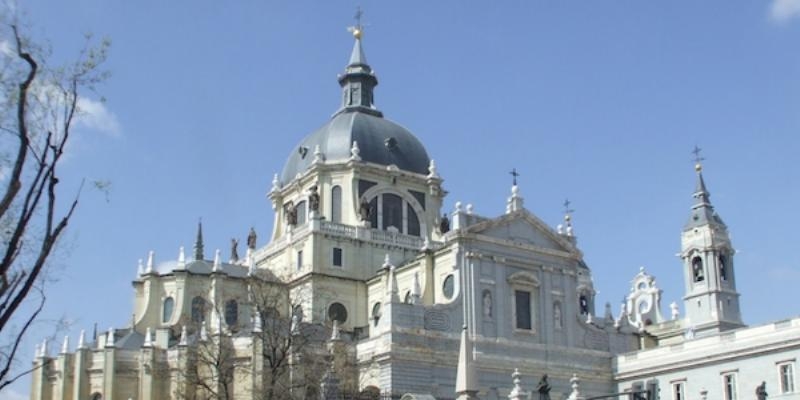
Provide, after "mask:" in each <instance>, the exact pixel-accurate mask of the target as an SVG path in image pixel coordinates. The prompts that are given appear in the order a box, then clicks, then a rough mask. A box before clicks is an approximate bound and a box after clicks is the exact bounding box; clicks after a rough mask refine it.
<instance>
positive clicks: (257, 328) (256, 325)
mask: <svg viewBox="0 0 800 400" xmlns="http://www.w3.org/2000/svg"><path fill="white" fill-rule="evenodd" d="M261 332H263V330H262V328H261V316H260V315H258V313H255V314H254V315H253V333H261Z"/></svg>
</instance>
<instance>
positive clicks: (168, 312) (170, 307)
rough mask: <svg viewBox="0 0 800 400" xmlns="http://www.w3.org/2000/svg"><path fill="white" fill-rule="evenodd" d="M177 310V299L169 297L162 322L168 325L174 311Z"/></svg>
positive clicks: (165, 303) (162, 313)
mask: <svg viewBox="0 0 800 400" xmlns="http://www.w3.org/2000/svg"><path fill="white" fill-rule="evenodd" d="M174 309H175V299H173V298H172V297H167V298H166V299H164V307H163V308H162V312H161V322H163V323H165V324H166V323H167V322H169V320H170V319H171V318H172V311H173V310H174Z"/></svg>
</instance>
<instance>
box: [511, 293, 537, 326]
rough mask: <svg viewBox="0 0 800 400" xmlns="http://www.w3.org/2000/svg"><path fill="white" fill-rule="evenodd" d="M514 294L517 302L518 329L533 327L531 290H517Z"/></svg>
mask: <svg viewBox="0 0 800 400" xmlns="http://www.w3.org/2000/svg"><path fill="white" fill-rule="evenodd" d="M514 296H515V303H516V304H515V305H516V314H517V315H516V316H517V329H528V330H530V329H532V328H533V325H532V324H531V292H526V291H524V290H517V291H515V292H514Z"/></svg>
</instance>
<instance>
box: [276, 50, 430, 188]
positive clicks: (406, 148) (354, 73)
mask: <svg viewBox="0 0 800 400" xmlns="http://www.w3.org/2000/svg"><path fill="white" fill-rule="evenodd" d="M355 37H356V42H355V44H354V46H353V52H352V53H351V55H350V62H349V63H348V65H347V67H346V68H345V72H344V74H342V75H340V76H339V85H341V86H342V91H343V96H342V107H341V108H340V109H339V111H337V113H336V114H335V115H334V116H333V118H331V120H330V121H328V123H327V124H325V125H323V126H322V127H321V128H319V129H317V131H315V132H314V133H312V134H311V135H309V136H307V137H306V138H305V139H303V141H302V142H300V144H299V145H298V146H297V147H295V148H294V149H292V152H291V153H290V154H289V159H288V160H287V161H286V165H284V167H283V172H282V173H281V183H282V184H283V185H286V184H287V183H289V182H291V181H292V179H294V178H295V177H296V176H297V174H302V173H303V172H305V171H306V170H307V169H308V167H309V166H311V164H312V163H313V162H314V151H315V149H316V148H317V146H319V150H320V152H321V153H322V156H323V157H324V160H325V161H326V162H337V161H345V160H347V159H349V158H350V149H351V148H352V146H353V142H358V148H359V149H360V153H359V156H360V157H361V159H362V160H363V161H366V162H371V163H376V164H381V165H387V166H388V165H392V164H394V165H396V166H397V167H398V168H399V169H401V170H404V171H409V172H415V173H418V174H427V173H428V165H429V164H430V159H429V158H428V152H427V151H425V147H423V146H422V143H420V141H419V140H418V139H417V138H416V137H414V135H413V134H411V132H409V131H408V130H407V129H406V128H403V127H402V126H400V125H398V124H396V123H394V122H392V121H389V120H387V119H384V118H383V114H382V113H381V112H380V111H378V110H377V109H376V108H375V106H374V104H373V90H374V88H375V86H377V85H378V78H377V77H376V76H375V73H374V72H373V71H372V68H371V67H370V66H369V64H367V58H366V56H365V55H364V50H363V49H362V48H361V35H360V34H359V35H355Z"/></svg>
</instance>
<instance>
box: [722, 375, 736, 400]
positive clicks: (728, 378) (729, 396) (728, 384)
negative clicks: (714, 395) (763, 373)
mask: <svg viewBox="0 0 800 400" xmlns="http://www.w3.org/2000/svg"><path fill="white" fill-rule="evenodd" d="M722 390H723V393H724V394H725V398H724V399H725V400H737V399H738V397H737V396H736V374H733V373H731V374H725V375H722Z"/></svg>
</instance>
